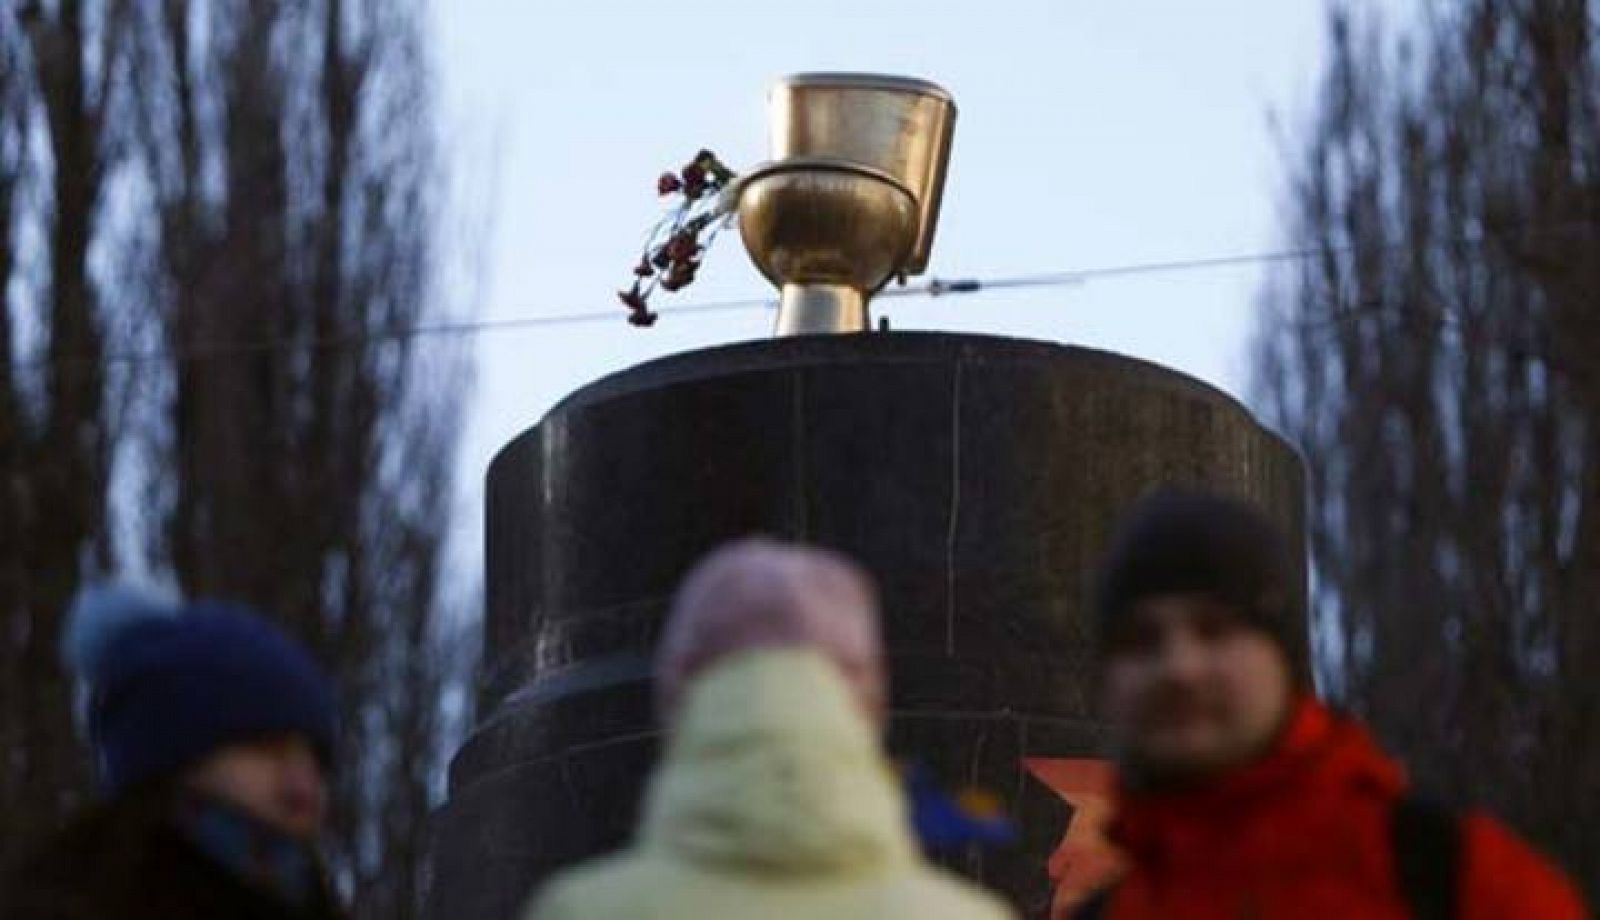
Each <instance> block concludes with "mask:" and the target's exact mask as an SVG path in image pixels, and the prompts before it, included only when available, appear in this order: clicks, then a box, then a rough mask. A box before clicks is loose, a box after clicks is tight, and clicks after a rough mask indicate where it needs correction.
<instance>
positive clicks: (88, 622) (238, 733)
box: [0, 587, 339, 920]
mask: <svg viewBox="0 0 1600 920" xmlns="http://www.w3.org/2000/svg"><path fill="white" fill-rule="evenodd" d="M62 658H63V662H64V664H65V665H66V666H67V668H68V669H69V670H71V671H72V673H73V674H74V676H75V677H76V678H77V680H78V682H79V685H80V687H81V692H82V695H83V699H84V711H83V716H84V726H83V727H84V729H85V732H86V734H87V737H88V741H89V745H90V748H91V750H92V753H93V757H94V766H95V775H96V780H97V785H98V791H99V801H98V802H96V803H95V804H94V805H93V806H91V807H90V808H89V809H88V810H87V811H86V812H85V814H83V815H82V816H80V817H79V818H78V819H77V820H75V821H74V822H72V824H70V825H69V826H68V827H67V828H66V829H65V830H64V831H63V832H62V833H61V834H60V835H59V836H57V837H56V838H55V839H54V840H52V841H50V842H49V844H48V845H47V846H46V847H45V848H44V849H42V850H41V851H39V852H38V853H37V854H36V855H35V856H33V857H32V858H30V859H28V860H26V861H24V862H23V863H22V865H21V866H19V867H18V869H17V871H16V875H15V876H14V878H13V880H12V882H11V884H8V885H6V886H5V890H6V891H8V892H9V895H8V896H9V897H10V899H11V901H10V903H8V904H6V905H0V917H4V918H6V920H35V918H37V920H43V918H51V920H76V918H80V917H81V918H91V917H92V918H96V920H105V918H143V917H151V918H155V917H161V918H183V917H245V918H261V920H276V918H304V920H320V918H324V917H336V916H339V910H338V908H337V904H336V900H335V898H334V897H333V895H332V892H331V890H330V887H329V885H328V883H327V880H326V874H325V873H324V871H323V868H322V866H321V861H320V859H319V858H318V855H317V850H316V842H317V837H318V835H319V834H320V832H321V830H322V826H323V822H324V819H325V817H326V814H327V809H328V793H327V776H328V771H329V769H330V767H331V765H332V759H333V750H334V747H335V740H336V734H335V733H336V714H337V706H336V704H335V698H334V691H333V686H332V683H331V681H330V680H329V679H328V677H327V676H326V675H325V674H324V673H323V672H322V670H321V669H320V668H319V667H318V666H317V665H316V663H315V662H314V661H313V660H312V659H311V656H310V655H309V654H308V653H307V652H306V650H305V649H303V648H302V647H301V646H300V645H299V644H297V643H296V642H294V641H293V640H291V639H290V638H289V637H288V636H286V635H284V633H282V632H281V631H280V630H279V629H278V628H277V627H275V626H273V625H272V624H271V623H270V622H268V621H267V620H266V619H265V618H263V617H262V616H260V615H258V614H257V613H255V612H254V611H252V610H250V609H249V608H247V607H245V606H243V605H240V604H233V603H226V602H220V601H192V602H187V603H185V602H180V601H178V600H176V599H172V598H167V597H163V596H160V595H157V594H154V593H150V592H145V591H139V590H134V589H130V588H126V587H102V588H95V589H91V590H87V591H85V592H83V593H82V594H80V595H79V597H78V598H77V599H76V601H75V602H74V604H73V607H72V609H71V611H70V612H69V614H68V617H67V626H66V629H65V631H64V634H63V636H62Z"/></svg>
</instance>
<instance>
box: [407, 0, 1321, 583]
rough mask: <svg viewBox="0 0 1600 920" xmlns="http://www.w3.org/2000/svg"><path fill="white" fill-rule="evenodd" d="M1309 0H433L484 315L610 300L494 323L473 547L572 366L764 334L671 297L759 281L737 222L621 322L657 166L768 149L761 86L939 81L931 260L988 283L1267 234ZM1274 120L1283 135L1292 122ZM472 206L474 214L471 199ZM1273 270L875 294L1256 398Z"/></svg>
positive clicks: (904, 319) (1260, 245) (471, 515)
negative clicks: (689, 270) (1253, 383)
mask: <svg viewBox="0 0 1600 920" xmlns="http://www.w3.org/2000/svg"><path fill="white" fill-rule="evenodd" d="M1323 9H1324V7H1323V5H1322V3H1321V2H1320V0H1212V2H1207V3H1185V2H1174V0H1115V2H1112V0H1095V2H1087V0H1083V2H1072V0H988V2H981V3H978V2H959V3H958V2H946V0H920V2H910V0H807V2H804V3H788V4H785V3H757V2H751V0H744V2H733V0H703V2H699V3H695V4H684V3H644V2H621V0H590V2H585V3H559V4H556V3H537V4H536V3H533V2H529V0H518V2H513V0H441V2H439V3H438V4H437V5H436V9H435V12H434V16H435V19H436V21H437V25H438V28H437V31H436V39H437V45H436V47H435V51H436V56H437V63H438V68H439V76H440V90H441V98H442V102H443V118H444V133H445V137H446V141H447V145H448V150H449V152H450V155H451V157H452V160H453V163H454V165H455V168H456V170H457V173H458V180H457V182H456V185H458V186H459V187H460V189H461V191H458V195H459V196H460V198H461V200H462V201H463V202H464V203H465V205H466V210H467V212H468V213H469V214H471V215H476V216H475V217H473V218H472V219H469V220H466V221H464V223H465V225H466V227H467V229H466V230H465V231H464V233H462V234H461V235H459V236H458V237H456V238H454V239H453V240H452V245H455V246H458V247H461V248H462V249H464V250H465V251H466V252H465V254H466V256H467V262H468V264H469V265H470V266H471V270H472V272H473V273H474V274H473V277H475V278H476V279H477V281H476V284H477V288H476V289H475V294H476V295H477V296H476V297H475V299H476V300H477V301H478V302H479V304H480V313H481V315H482V317H483V318H484V319H488V320H504V319H515V318H523V317H535V316H541V315H553V314H567V313H573V312H584V311H590V310H609V309H616V317H617V318H616V320H615V321H614V322H609V323H598V324H581V325H573V326H564V327H549V326H546V327H536V328H530V329H525V330H513V331H496V332H492V333H488V334H484V335H481V336H479V337H478V340H477V349H476V353H477V357H478V382H477V387H476V390H475V393H474V398H473V401H472V405H471V418H470V424H469V434H468V438H467V441H466V444H465V445H464V447H463V460H462V467H461V475H462V477H463V480H464V481H463V491H464V495H463V500H464V502H465V503H466V505H467V511H468V513H466V514H464V515H463V520H462V522H461V527H462V529H463V546H464V549H463V552H464V553H465V554H466V555H467V556H468V557H469V559H470V562H469V563H467V564H470V565H474V566H475V565H478V564H479V562H478V559H479V553H478V546H479V539H480V538H479V537H478V534H479V533H480V532H481V531H480V528H481V514H480V510H479V504H480V503H481V496H482V479H483V473H484V470H485V467H486V465H487V463H488V460H489V458H490V457H491V456H492V455H493V453H494V451H495V450H497V449H498V448H499V446H500V445H501V444H503V443H504V442H505V441H506V440H508V439H509V438H511V437H512V436H514V435H515V434H516V433H518V432H519V431H521V430H523V429H524V428H526V427H528V426H529V425H532V424H534V423H535V422H537V421H538V419H539V418H540V416H541V415H542V414H543V413H544V412H545V411H546V410H547V409H548V408H549V407H550V406H551V405H552V404H553V403H554V402H556V401H557V400H559V399H560V398H561V397H563V396H565V395H566V394H567V393H569V392H571V391H572V390H574V389H576V388H578V387H580V386H582V385H583V384H585V383H587V382H589V381H591V380H593V379H595V378H597V377H600V376H603V375H605V374H608V373H612V372H614V371H617V370H621V369H623V368H626V367H628V366H631V365H633V364H636V363H638V362H641V361H644V360H648V359H650V358H653V357H657V356H659V355H663V354H669V353H673V352H678V351H684V350H688V349H693V348H699V347H704V346H709V345H716V344H721V343H725V342H730V341H737V340H743V339H750V338H760V337H764V336H766V335H767V333H768V329H769V326H770V323H771V317H770V315H768V314H767V313H765V312H764V311H761V310H759V309H758V310H751V311H748V312H745V313H739V314H713V315H705V316H682V317H679V316H674V315H673V313H672V305H673V304H674V303H682V304H693V303H702V302H707V301H720V300H726V299H742V298H746V297H760V296H765V295H766V294H767V293H768V291H769V290H770V289H769V288H768V287H767V285H766V283H765V282H764V281H763V280H762V279H761V277H760V276H759V275H757V274H756V272H755V271H754V269H753V268H751V267H750V265H749V262H748V260H747V258H746V257H745V254H744V252H743V249H742V248H741V247H740V245H739V243H738V238H737V235H730V236H725V237H724V238H723V239H722V240H720V241H719V245H718V246H717V248H716V250H715V251H714V252H713V253H712V254H711V256H710V259H709V261H708V264H707V267H706V269H705V270H704V271H703V272H702V275H701V280H700V281H698V282H697V283H696V284H695V286H693V287H691V288H690V289H689V290H688V291H686V292H684V293H682V294H680V295H678V296H677V298H676V300H674V299H672V298H665V297H664V298H662V299H661V300H660V303H661V304H662V306H663V307H664V308H665V309H664V315H663V317H662V319H661V321H660V323H658V324H657V326H656V327H654V328H652V329H649V330H637V329H634V328H632V327H629V326H628V325H626V323H625V322H624V319H623V317H624V314H623V311H622V310H621V308H620V307H619V306H618V305H617V304H616V301H615V298H614V296H613V294H612V292H613V291H614V290H615V289H616V288H617V287H619V286H620V285H622V284H623V283H624V282H625V281H626V280H627V273H628V268H629V267H630V265H631V264H632V261H633V260H634V258H635V257H636V254H637V248H638V244H639V241H640V238H641V236H642V234H643V232H644V231H645V230H646V229H647V228H648V227H649V225H650V224H651V223H652V222H653V221H654V219H655V218H656V216H657V215H658V213H659V208H660V204H659V202H658V201H657V199H656V198H655V195H654V190H653V185H654V179H655V176H656V175H657V174H659V173H660V172H661V171H662V170H663V169H666V168H670V167H674V166H676V165H678V164H680V163H681V162H682V161H683V160H685V159H686V158H687V157H689V156H690V155H692V154H693V153H694V151H695V150H697V149H699V148H701V147H709V148H711V149H713V150H716V151H717V152H718V153H719V154H721V155H722V156H723V158H724V159H725V160H727V161H728V162H729V163H730V164H731V165H733V167H734V168H735V169H738V168H741V167H743V166H748V165H750V164H753V163H755V162H757V161H759V160H761V159H762V158H763V157H764V153H765V150H764V147H765V141H766V111H765V96H766V89H767V86H768V85H769V84H770V83H771V82H772V81H773V80H774V79H776V78H778V77H781V76H783V75H784V74H787V73H792V72H797V71H808V70H857V71H876V72H882V73H894V74H905V75H911V76H919V77H923V78H926V79H931V80H933V81H935V82H938V83H940V84H942V85H943V86H945V87H946V88H947V89H949V90H950V91H951V93H952V94H953V95H954V96H955V99H956V104H957V106H958V107H959V110H960V116H959V119H958V122H957V127H956V136H955V144H954V152H953V156H952V159H951V167H950V175H949V181H948V184H947V187H946V196H945V207H944V214H943V218H942V220H941V224H940V228H939V237H938V240H937V242H936V244H935V249H934V255H933V261H932V265H931V267H930V272H929V274H930V275H931V276H938V277H944V278H956V277H980V278H994V277H1004V276H1011V275H1024V274H1034V273H1038V272H1052V271H1066V270H1074V269H1090V268H1099V267H1106V266H1121V265H1128V264H1137V263H1145V262H1160V261H1168V260H1183V259H1190V258H1204V257H1211V256H1224V255H1235V254H1241V253H1252V252H1260V251H1265V250H1271V249H1274V248H1278V247H1279V246H1281V243H1282V240H1281V237H1280V235H1279V229H1280V225H1279V221H1278V213H1277V212H1278V204H1279V202H1280V201H1281V191H1282V188H1283V184H1284V178H1283V177H1284V153H1283V149H1282V148H1283V145H1282V143H1281V142H1280V139H1279V137H1278V136H1277V134H1275V131H1274V129H1273V128H1272V127H1271V125H1270V121H1269V113H1271V112H1274V111H1276V112H1279V113H1281V114H1283V115H1284V116H1285V121H1286V123H1287V124H1288V125H1290V126H1292V125H1293V124H1294V123H1295V122H1296V121H1297V120H1298V119H1299V118H1300V117H1301V115H1302V113H1304V112H1305V111H1306V110H1307V108H1308V104H1309V102H1310V101H1311V94H1312V92H1313V91H1314V88H1315V84H1316V79H1317V75H1318V73H1319V71H1320V66H1321V61H1322V52H1321V45H1322V39H1323V22H1324V12H1323ZM1280 133H1281V132H1280ZM458 223H462V222H458ZM1262 271H1263V269H1261V268H1258V267H1243V268H1230V269H1217V270H1208V271H1195V272H1184V273H1178V274H1162V275H1155V276H1148V277H1136V278H1119V279H1111V280H1102V281H1094V282H1091V283H1089V284H1085V285H1082V286H1074V287H1064V288H1048V289H1042V290H1029V291H1016V292H994V293H986V294H981V295H976V296H967V297H950V298H945V299H941V300H938V301H930V300H926V299H907V300H897V301H894V302H892V303H891V304H885V305H883V306H884V309H883V310H881V311H880V312H884V313H888V314H889V315H890V316H891V318H892V320H893V323H894V326H895V327H896V328H900V329H906V328H930V329H947V330H963V331H975V332H987V333H995V334H1003V335H1015V336H1022V337H1027V338H1035V339H1045V340H1049V341H1056V342H1063V343H1069V344H1079V345H1089V346H1093V347H1099V348H1106V349H1110V350H1113V351H1118V352H1123V353H1126V354H1131V355H1136V356H1138V357H1141V358H1146V359H1149V360H1154V361H1158V362H1161V363H1164V364H1167V365H1169V366H1172V367H1175V368H1178V369H1180V370H1183V371H1186V372H1188V373H1190V374H1193V375H1194V376H1196V377H1199V378H1201V379H1204V380H1206V381H1209V382H1211V383H1213V384H1216V385H1218V386H1220V387H1222V388H1223V389H1224V390H1227V391H1229V392H1232V393H1234V394H1236V395H1240V396H1243V395H1245V393H1246V390H1247V388H1248V383H1249V373H1248V365H1247V354H1246V349H1247V346H1248V343H1249V338H1250V334H1251V331H1252V329H1253V327H1254V313H1255V309H1254V307H1255V301H1256V296H1257V292H1258V290H1259V287H1260V284H1261V281H1262V277H1263V275H1262Z"/></svg>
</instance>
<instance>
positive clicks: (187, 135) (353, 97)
mask: <svg viewBox="0 0 1600 920" xmlns="http://www.w3.org/2000/svg"><path fill="white" fill-rule="evenodd" d="M420 17H421V11H420V9H419V7H418V5H417V4H414V3H408V2H404V0H383V2H380V0H369V2H364V3H345V2H343V0H323V2H320V3H300V2H239V3H204V2H195V0H167V2H166V3H165V4H164V6H163V7H162V9H161V10H160V12H159V15H156V16H151V17H150V18H149V19H148V20H147V25H149V26H150V28H149V29H148V30H147V31H146V32H145V41H144V44H143V46H142V54H141V57H140V68H139V74H140V79H139V84H140V86H141V88H142V90H143V91H142V92H141V93H140V94H139V96H140V98H141V100H142V101H144V102H145V104H146V107H145V109H144V112H143V117H142V119H141V123H142V125H143V127H144V136H145V143H144V145H143V149H144V151H145V154H146V158H147V162H148V164H149V174H150V176H151V181H152V185H153V186H154V187H155V189H156V190H157V191H156V196H155V197H156V202H157V204H156V210H157V212H158V215H159V223H160V226H161V237H162V244H161V252H162V256H163V262H162V265H161V272H162V276H163V284H162V289H163V297H162V302H161V305H160V313H161V316H162V323H163V326H164V328H165V330H166V338H167V345H168V348H169V349H170V351H171V353H172V355H173V356H174V361H173V364H172V374H173V380H172V385H171V419H172V425H171V427H170V429H167V430H164V431H162V432H161V440H160V442H159V443H157V444H155V445H153V448H152V453H153V454H154V455H156V456H164V457H170V458H171V460H170V465H171V467H172V468H173V469H175V470H176V471H177V473H178V475H177V476H176V477H175V479H174V480H173V490H172V492H171V494H170V507H169V510H168V513H167V515H166V519H165V520H166V527H165V541H164V546H165V548H166V551H167V554H168V558H169V559H170V561H171V564H172V566H173V567H174V569H175V570H176V571H177V572H178V574H179V576H180V577H181V579H182V580H183V582H184V583H185V585H187V586H188V587H189V588H190V589H192V590H194V591H197V592H201V593H214V594H225V595H228V596H233V597H241V598H247V599H250V600H252V601H255V602H256V603H259V604H261V605H262V606H264V607H265V608H267V609H270V610H273V611H275V612H277V613H278V614H280V615H282V616H284V617H285V618H286V619H288V620H289V621H290V622H291V623H292V625H294V626H295V628H296V629H297V630H298V631H299V633H300V634H301V635H302V636H303V637H305V638H306V639H307V640H308V641H310V642H312V643H313V645H315V646H316V647H317V648H318V649H319V650H321V651H322V653H323V657H324V658H325V659H326V660H329V661H331V662H334V663H335V664H336V667H337V668H338V672H339V673H338V676H339V679H340V683H341V686H342V687H343V689H344V691H345V693H346V699H345V706H344V723H345V730H344V733H343V736H342V738H343V740H342V745H341V748H342V749H341V751H340V754H341V773H340V786H339V790H338V795H337V796H336V797H335V811H336V825H337V827H338V835H337V841H336V847H335V850H336V855H337V857H338V864H339V867H340V869H341V873H342V877H343V879H344V880H345V881H346V882H348V883H349V884H350V885H351V886H352V888H353V889H354V893H355V894H356V897H357V902H358V904H359V905H360V906H361V908H362V910H363V912H364V913H365V914H367V915H371V916H382V917H403V916H406V915H407V914H408V913H409V911H410V910H411V909H412V907H413V904H414V902H415V891H414V888H415V885H416V875H415V872H416V865H415V864H416V860H417V855H418V854H417V853H415V852H414V851H413V847H414V846H415V842H414V841H416V839H417V838H418V837H419V836H420V834H421V825H422V822H423V819H424V817H425V815H426V811H427V806H428V803H429V800H430V799H429V796H430V794H431V789H432V786H433V784H434V781H435V778H436V777H437V775H438V772H439V770H440V768H441V766H442V758H443V750H442V747H441V745H440V735H439V731H438V729H439V721H438V720H439V717H440V714H439V711H438V701H439V697H440V695H441V693H442V689H443V685H444V683H445V682H447V681H449V680H452V679H455V678H456V677H457V676H458V674H459V667H458V665H459V662H460V661H461V657H460V655H459V654H457V651H456V650H465V648H466V647H467V646H466V645H465V644H464V643H461V642H457V641H454V640H453V639H452V632H453V629H454V626H453V624H452V623H451V622H450V620H449V616H448V615H449V613H450V611H449V610H448V608H447V606H446V605H445V604H444V603H443V599H444V596H445V590H444V589H445V587H446V586H444V585H442V584H441V567H442V564H443V558H442V550H443V543H444V537H445V534H446V533H447V532H448V525H449V520H450V501H451V495H452V484H453V478H452V472H453V462H452V461H453V459H454V451H455V443H456V430H455V420H456V418H457V407H458V402H459V397H460V394H461V392H462V389H461V388H462V382H463V378H462V373H461V372H462V366H461V364H460V361H459V356H458V355H455V354H453V353H451V352H449V351H448V350H444V349H441V348H440V347H439V343H429V345H430V346H431V347H432V350H430V351H429V352H427V353H426V354H424V353H423V352H421V351H420V350H419V348H420V347H421V346H420V345H419V343H418V342H417V341H416V340H415V339H414V338H412V337H411V336H410V335H409V334H407V331H408V330H410V329H411V328H412V327H414V326H416V325H418V324H420V323H421V322H422V321H423V320H425V319H426V318H427V317H428V316H430V315H432V314H433V311H434V310H435V308H436V305H437V304H438V303H439V302H440V294H441V292H440V291H439V290H438V288H437V287H436V285H435V281H436V279H435V268H436V266H437V265H438V262H439V260H438V257H437V250H438V243H437V240H436V237H435V233H434V227H435V225H436V223H437V219H438V217H439V215H438V207H439V197H438V194H437V191H436V190H437V188H438V187H439V181H438V180H439V178H440V176H439V170H438V163H437V157H436V156H435V150H434V138H433V135H432V123H431V120H430V117H429V109H428V100H429V96H430V86H429V82H428V80H429V74H428V69H427V61H426V57H425V54H424V49H423V46H422V36H421V29H422V22H421V19H420ZM218 174H220V178H216V179H214V178H213V177H214V176H218ZM263 342H267V343H274V344H273V347H270V348H260V347H256V346H257V344H258V343H263ZM446 652H448V654H447V653H446Z"/></svg>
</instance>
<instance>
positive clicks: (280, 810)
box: [185, 735, 328, 840]
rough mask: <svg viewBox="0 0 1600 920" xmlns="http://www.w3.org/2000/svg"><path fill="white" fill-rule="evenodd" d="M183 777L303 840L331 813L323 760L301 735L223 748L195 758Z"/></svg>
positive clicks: (201, 790)
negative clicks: (204, 756) (319, 758)
mask: <svg viewBox="0 0 1600 920" xmlns="http://www.w3.org/2000/svg"><path fill="white" fill-rule="evenodd" d="M185 781H186V784H187V785H188V787H189V788H190V789H192V790H194V791H196V792H199V793H201V794H203V795H207V796H210V797H212V798H215V799H217V800H219V801H222V802H224V803H226V804H229V805H232V806H234V807H235V808H238V809H240V810H242V811H243V812H245V813H246V814H248V815H250V816H251V817H253V818H255V819H256V820H258V821H261V822H262V823H264V824H266V825H268V826H269V827H272V828H275V829H277V830H279V831H281V832H283V833H285V834H288V835H289V836H291V837H296V838H299V839H302V840H311V839H313V838H314V837H316V835H317V833H318V831H319V830H320V829H321V827H322V821H323V818H324V817H325V816H326V814H327V809H328V789H327V780H326V778H325V777H324V776H323V773H322V764H321V762H320V761H319V760H318V759H317V756H316V752H315V751H313V750H312V747H311V744H310V743H309V742H308V741H306V739H304V738H302V737H300V736H298V735H283V736H278V737H273V738H266V739H262V740H259V741H251V742H245V743H239V744H232V745H229V746H227V747H224V748H220V749H218V750H216V751H213V752H212V753H211V754H210V755H209V756H207V757H206V758H205V759H204V760H202V761H200V763H198V764H196V765H195V766H194V767H193V769H191V770H190V771H189V773H188V774H187V775H186V777H185Z"/></svg>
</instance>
